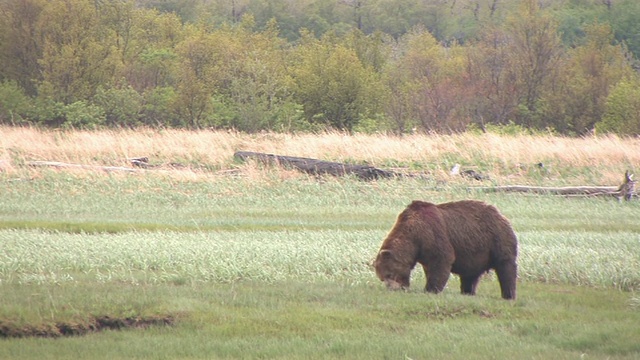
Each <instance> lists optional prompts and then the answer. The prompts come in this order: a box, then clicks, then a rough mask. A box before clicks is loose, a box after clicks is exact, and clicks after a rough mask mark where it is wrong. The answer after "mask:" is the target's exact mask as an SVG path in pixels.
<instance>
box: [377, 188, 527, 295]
mask: <svg viewBox="0 0 640 360" xmlns="http://www.w3.org/2000/svg"><path fill="white" fill-rule="evenodd" d="M517 253H518V240H517V238H516V235H515V233H514V232H513V229H512V228H511V225H510V224H509V220H507V219H506V218H505V217H504V216H502V214H500V212H499V211H498V209H496V208H495V207H493V206H491V205H488V204H485V203H483V202H481V201H474V200H465V201H456V202H450V203H444V204H439V205H435V204H431V203H428V202H423V201H414V202H412V203H411V204H410V205H409V206H408V207H407V208H406V209H405V210H404V211H403V212H402V213H400V215H398V219H397V221H396V224H395V225H394V227H393V229H391V232H389V235H387V238H386V239H385V240H384V242H383V243H382V246H381V248H380V251H379V252H378V256H377V258H376V260H375V262H374V267H375V269H376V274H377V275H378V277H379V278H380V280H382V281H384V282H385V284H386V285H387V287H388V288H390V289H398V288H408V287H409V279H410V275H411V271H412V270H413V268H414V266H415V265H416V263H420V264H421V265H422V267H423V268H424V271H425V275H426V276H427V286H426V288H425V290H426V291H428V292H432V293H439V292H440V291H442V290H443V289H444V287H445V285H446V284H447V280H449V276H450V274H451V273H454V274H458V275H459V276H460V290H461V292H462V293H463V294H468V295H475V293H476V287H477V286H478V282H479V280H480V277H481V276H482V274H484V273H485V272H487V271H489V270H490V269H494V270H495V271H496V274H497V275H498V281H499V282H500V288H501V290H502V297H503V298H504V299H515V298H516V277H517V265H516V257H517Z"/></svg>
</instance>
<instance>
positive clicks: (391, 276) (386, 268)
mask: <svg viewBox="0 0 640 360" xmlns="http://www.w3.org/2000/svg"><path fill="white" fill-rule="evenodd" d="M373 266H374V267H375V269H376V275H378V278H379V279H380V280H381V281H383V282H384V284H385V285H386V286H387V289H389V290H401V289H402V290H406V289H409V281H410V280H409V279H410V277H411V266H407V265H406V264H405V263H404V262H403V261H401V259H399V258H398V257H397V256H396V255H395V254H394V253H393V251H392V250H389V249H382V250H380V252H379V253H378V256H377V257H376V260H375V261H374V263H373Z"/></svg>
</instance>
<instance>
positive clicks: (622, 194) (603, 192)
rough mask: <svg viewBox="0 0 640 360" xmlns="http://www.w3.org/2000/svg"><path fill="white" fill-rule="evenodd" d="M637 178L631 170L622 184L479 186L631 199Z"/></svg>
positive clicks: (492, 188) (500, 190)
mask: <svg viewBox="0 0 640 360" xmlns="http://www.w3.org/2000/svg"><path fill="white" fill-rule="evenodd" d="M636 182H637V181H636V180H633V174H631V173H629V171H627V172H625V174H624V182H623V183H622V185H620V186H567V187H542V186H524V185H512V186H496V187H490V188H479V189H481V190H483V191H486V192H524V193H532V194H553V195H565V196H615V197H617V198H618V199H619V200H622V199H624V200H627V201H629V200H631V199H632V198H633V196H636Z"/></svg>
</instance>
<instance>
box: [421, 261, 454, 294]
mask: <svg viewBox="0 0 640 360" xmlns="http://www.w3.org/2000/svg"><path fill="white" fill-rule="evenodd" d="M422 268H423V269H424V275H425V276H426V277H427V286H426V287H425V289H424V290H425V291H426V292H430V293H434V294H437V293H439V292H441V291H442V290H444V287H445V286H447V281H449V276H450V275H451V264H449V265H447V264H442V263H430V264H429V265H427V266H425V265H422Z"/></svg>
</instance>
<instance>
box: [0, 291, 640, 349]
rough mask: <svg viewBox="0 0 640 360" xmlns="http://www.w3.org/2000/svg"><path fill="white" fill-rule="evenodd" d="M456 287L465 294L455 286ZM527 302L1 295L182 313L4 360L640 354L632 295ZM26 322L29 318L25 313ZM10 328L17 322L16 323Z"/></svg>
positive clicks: (72, 310) (272, 295)
mask: <svg viewBox="0 0 640 360" xmlns="http://www.w3.org/2000/svg"><path fill="white" fill-rule="evenodd" d="M452 285H455V284H452ZM519 290H520V293H519V299H518V300H517V301H516V302H508V301H502V300H500V299H499V296H498V293H499V292H498V288H497V284H495V283H493V282H489V283H483V284H482V291H481V294H479V295H478V296H476V297H467V296H462V295H459V294H457V291H455V290H454V289H452V288H451V286H450V288H449V289H447V290H446V291H445V293H443V294H440V295H437V296H436V295H427V294H423V293H422V292H419V291H415V292H413V291H412V292H409V293H391V292H387V291H386V290H383V289H382V288H381V287H380V286H379V284H375V285H373V284H361V285H355V286H353V285H345V284H342V283H333V282H331V283H323V282H319V283H313V284H309V283H306V282H298V281H294V282H285V283H273V284H265V283H262V282H247V281H241V282H235V283H233V284H214V283H207V284H198V285H182V286H172V285H123V284H115V283H108V284H90V285H82V284H70V283H66V284H60V285H58V286H56V287H50V286H40V285H23V286H6V285H4V286H2V292H1V293H0V300H2V302H3V303H4V304H6V303H9V304H15V303H17V302H22V303H28V304H30V305H31V308H30V311H29V315H27V317H32V316H33V315H32V314H33V313H39V314H40V316H42V321H44V322H46V321H52V320H51V318H50V316H51V314H55V315H58V316H62V315H63V314H64V316H68V317H71V318H75V319H79V318H81V317H83V316H86V315H85V314H87V313H101V312H109V311H112V312H117V313H126V312H130V313H136V314H146V315H153V314H158V313H166V312H171V313H172V314H173V315H174V316H175V317H176V318H177V319H178V320H177V321H176V324H175V325H174V326H173V327H155V328H150V329H146V330H130V331H126V332H121V331H106V332H102V333H96V334H92V335H87V336H84V337H72V338H61V339H42V338H27V339H13V340H2V341H1V342H2V346H0V358H3V359H18V358H20V359H57V358H69V357H75V358H92V359H124V358H149V359H151V358H152V359H173V358H194V359H196V358H209V359H210V358H283V359H284V358H314V359H322V358H347V359H365V358H376V359H380V358H393V359H395V358H412V359H424V358H448V359H467V358H469V356H470V354H473V358H474V359H495V358H555V359H575V358H578V357H586V358H595V359H598V358H609V359H633V358H637V356H638V354H640V344H638V342H637V339H638V337H639V336H640V328H638V326H637V323H638V321H640V313H639V312H638V309H637V308H634V307H632V306H631V305H630V303H629V294H628V293H624V292H618V291H611V290H607V291H603V290H596V289H593V288H588V287H575V286H558V285H549V284H547V285H541V284H537V283H531V282H525V283H521V284H520V289H519ZM23 311H26V310H23ZM5 316H6V315H5Z"/></svg>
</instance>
